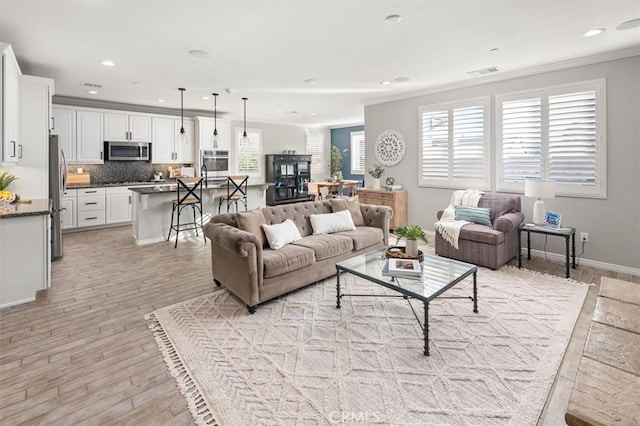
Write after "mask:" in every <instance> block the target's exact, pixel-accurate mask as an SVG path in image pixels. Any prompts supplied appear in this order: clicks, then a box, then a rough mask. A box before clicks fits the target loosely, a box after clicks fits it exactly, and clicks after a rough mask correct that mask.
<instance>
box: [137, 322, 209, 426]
mask: <svg viewBox="0 0 640 426" xmlns="http://www.w3.org/2000/svg"><path fill="white" fill-rule="evenodd" d="M144 319H145V320H147V321H151V323H150V324H149V326H148V327H149V329H151V331H152V333H153V337H154V339H155V341H156V343H157V345H158V350H159V351H160V353H161V354H162V358H163V359H164V362H165V363H166V364H167V366H168V368H169V373H170V374H171V377H173V378H175V379H176V383H177V385H178V389H180V393H181V394H182V395H184V397H185V400H186V401H187V406H188V407H189V411H190V412H191V415H192V417H193V421H194V422H195V423H196V424H198V425H209V426H219V424H218V422H216V419H215V418H214V416H213V413H211V411H210V410H209V407H208V406H207V404H206V402H205V400H204V398H203V396H202V394H201V393H200V390H199V389H198V387H197V386H196V384H195V383H194V382H193V379H192V377H191V375H190V374H189V372H188V371H187V369H186V368H185V366H184V364H183V363H182V360H181V359H180V356H179V355H178V353H177V352H176V350H175V348H174V346H173V343H172V342H171V340H170V339H169V337H168V336H167V334H166V332H165V331H164V329H163V328H162V326H161V325H160V322H159V321H158V319H157V318H156V316H155V315H154V314H153V313H151V314H147V315H145V316H144Z"/></svg>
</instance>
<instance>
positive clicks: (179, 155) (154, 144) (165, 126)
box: [151, 117, 195, 164]
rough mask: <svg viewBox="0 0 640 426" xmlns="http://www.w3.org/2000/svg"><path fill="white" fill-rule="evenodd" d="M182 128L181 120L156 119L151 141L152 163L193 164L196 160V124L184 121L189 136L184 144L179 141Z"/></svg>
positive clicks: (191, 121) (188, 120)
mask: <svg viewBox="0 0 640 426" xmlns="http://www.w3.org/2000/svg"><path fill="white" fill-rule="evenodd" d="M180 127H181V120H180V119H173V118H160V117H154V119H153V134H152V136H153V138H152V140H151V149H152V151H153V154H152V156H151V162H152V163H154V164H159V163H169V164H171V163H193V161H194V158H195V157H194V152H193V148H194V122H193V120H191V119H185V120H184V130H185V133H186V135H187V142H186V143H184V144H182V143H178V141H177V136H178V132H180Z"/></svg>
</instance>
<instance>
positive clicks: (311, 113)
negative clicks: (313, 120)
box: [309, 112, 318, 115]
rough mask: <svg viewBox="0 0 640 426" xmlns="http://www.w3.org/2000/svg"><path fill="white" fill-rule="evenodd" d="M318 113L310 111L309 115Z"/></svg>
mask: <svg viewBox="0 0 640 426" xmlns="http://www.w3.org/2000/svg"><path fill="white" fill-rule="evenodd" d="M316 114H318V113H317V112H310V113H309V115H316Z"/></svg>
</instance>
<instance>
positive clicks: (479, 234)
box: [460, 223, 504, 246]
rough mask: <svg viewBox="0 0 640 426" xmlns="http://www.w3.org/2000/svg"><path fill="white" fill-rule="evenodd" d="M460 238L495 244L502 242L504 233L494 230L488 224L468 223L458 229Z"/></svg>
mask: <svg viewBox="0 0 640 426" xmlns="http://www.w3.org/2000/svg"><path fill="white" fill-rule="evenodd" d="M460 240H469V241H475V242H478V243H485V244H491V245H494V246H496V245H499V244H502V243H504V233H503V232H501V231H496V230H495V229H493V228H491V227H490V226H485V225H478V224H476V223H469V224H467V225H465V226H463V227H462V229H461V230H460Z"/></svg>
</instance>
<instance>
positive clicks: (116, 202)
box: [106, 186, 131, 223]
mask: <svg viewBox="0 0 640 426" xmlns="http://www.w3.org/2000/svg"><path fill="white" fill-rule="evenodd" d="M106 215H107V223H121V222H131V191H130V190H129V189H128V187H126V186H123V187H120V186H119V187H115V188H107V210H106Z"/></svg>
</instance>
